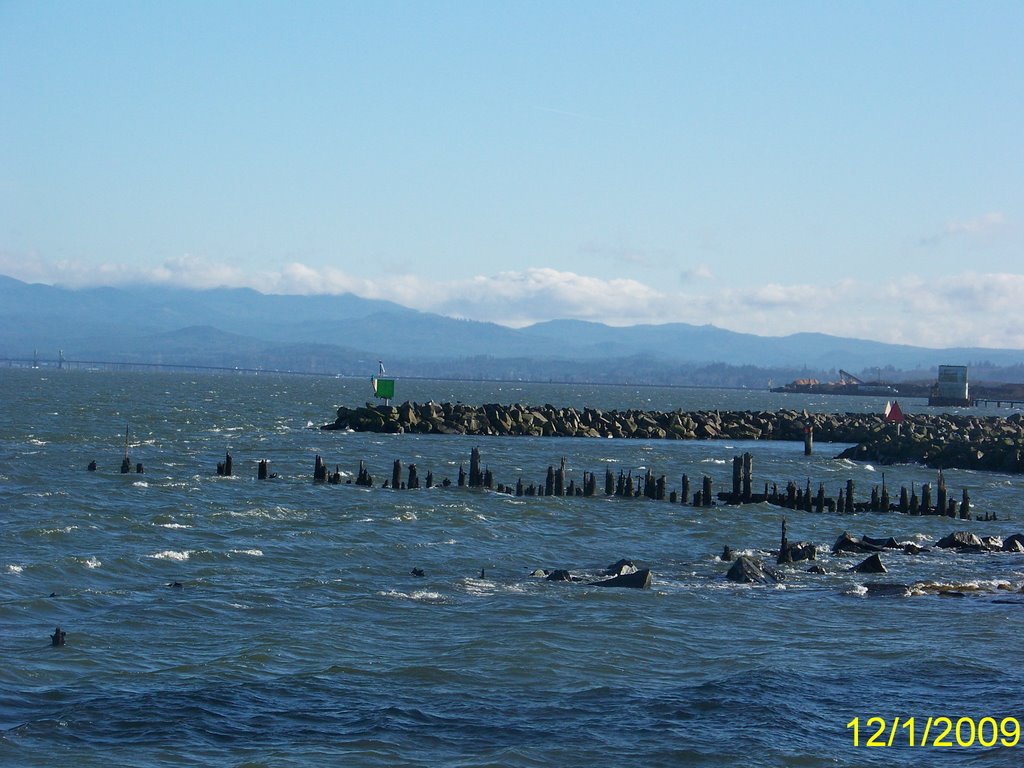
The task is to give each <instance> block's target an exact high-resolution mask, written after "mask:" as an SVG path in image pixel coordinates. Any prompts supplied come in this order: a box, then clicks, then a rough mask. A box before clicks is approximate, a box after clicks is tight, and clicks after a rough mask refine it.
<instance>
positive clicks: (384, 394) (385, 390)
mask: <svg viewBox="0 0 1024 768" xmlns="http://www.w3.org/2000/svg"><path fill="white" fill-rule="evenodd" d="M377 364H378V365H379V366H380V370H379V371H378V373H377V375H376V376H374V377H373V378H372V379H370V383H371V384H372V385H373V396H374V397H377V398H380V399H381V400H383V401H384V405H391V398H393V397H394V396H395V380H394V379H385V378H384V361H383V360H378V361H377Z"/></svg>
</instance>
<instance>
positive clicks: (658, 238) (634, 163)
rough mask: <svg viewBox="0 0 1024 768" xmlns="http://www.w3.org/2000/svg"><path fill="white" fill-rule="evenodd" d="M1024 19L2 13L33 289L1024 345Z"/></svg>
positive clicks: (548, 12) (762, 5) (8, 259)
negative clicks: (328, 298)
mask: <svg viewBox="0 0 1024 768" xmlns="http://www.w3.org/2000/svg"><path fill="white" fill-rule="evenodd" d="M1021 40H1024V3H1020V2H983V3H951V2H927V3H915V2H906V3H898V4H894V3H874V2H858V3H852V2H851V3H846V2H843V3H839V2H771V3H766V2H668V3H660V2H647V3H640V4H637V3H609V2H587V3H582V2H573V3H567V2H544V3H529V2H516V3H502V4H498V3H476V2H429V3H427V2H415V3H414V2H406V3H388V2H381V3H363V2H360V3H356V2H323V3H321V2H295V3H243V2H174V3H170V2H166V3H156V2H135V3H129V2H89V3H53V2H51V3H35V2H11V1H9V0H6V1H5V0H0V104H2V105H3V108H2V110H0V273H2V274H7V275H10V276H12V277H16V278H18V279H22V280H27V281H32V282H47V283H57V284H62V285H67V286H84V285H97V284H102V285H126V284H132V283H138V282H154V281H156V282H167V283H172V284H175V285H185V286H191V287H213V286H216V285H233V286H248V287H252V288H256V289H257V290H261V291H264V292H271V293H314V292H315V293H341V292H346V291H351V292H354V293H356V294H359V295H362V296H367V297H371V298H385V299H391V300H394V301H397V302H399V303H402V304H405V305H407V306H413V307H417V308H420V309H425V310H430V311H436V312H442V313H445V314H450V315H455V316H460V317H469V318H473V319H480V320H492V321H495V322H501V323H505V324H509V325H517V326H519V325H524V324H528V323H530V322H535V321H539V320H546V319H551V318H554V317H578V318H583V319H589V320H597V321H602V322H607V323H610V324H616V325H622V324H633V323H661V322H671V321H681V322H689V323H696V324H704V323H712V324H715V325H718V326H721V327H725V328H730V329H732V330H737V331H747V332H754V333H760V334H765V335H782V334H787V333H792V332H797V331H823V332H826V333H834V334H838V335H844V336H856V337H861V338H873V339H879V340H883V341H892V342H906V343H912V344H921V345H926V346H936V347H944V346H954V345H971V346H996V347H1011V348H1021V349H1024V258H1022V257H1024V247H1022V246H1024V227H1022V223H1024V139H1022V137H1024V45H1022V44H1021Z"/></svg>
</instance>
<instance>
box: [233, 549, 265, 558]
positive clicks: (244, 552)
mask: <svg viewBox="0 0 1024 768" xmlns="http://www.w3.org/2000/svg"><path fill="white" fill-rule="evenodd" d="M228 551H229V553H230V554H232V555H250V556H252V557H263V550H262V549H231V550H228Z"/></svg>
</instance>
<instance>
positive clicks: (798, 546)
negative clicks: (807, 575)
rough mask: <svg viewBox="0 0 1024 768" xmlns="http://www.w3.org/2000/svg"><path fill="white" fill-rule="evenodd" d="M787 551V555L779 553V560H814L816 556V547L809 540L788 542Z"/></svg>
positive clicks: (790, 561)
mask: <svg viewBox="0 0 1024 768" xmlns="http://www.w3.org/2000/svg"><path fill="white" fill-rule="evenodd" d="M787 550H788V552H789V555H788V557H786V556H785V555H783V553H781V552H780V553H779V555H780V558H779V562H780V563H781V562H789V563H795V562H797V561H799V560H816V559H817V556H818V548H817V547H815V546H814V545H813V544H812V543H811V542H809V541H798V542H796V543H795V544H789V545H788V546H787Z"/></svg>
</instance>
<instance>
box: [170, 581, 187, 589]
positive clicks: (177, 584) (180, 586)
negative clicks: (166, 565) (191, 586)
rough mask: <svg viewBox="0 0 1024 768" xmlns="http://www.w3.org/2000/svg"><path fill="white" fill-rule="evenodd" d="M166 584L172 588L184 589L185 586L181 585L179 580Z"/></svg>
mask: <svg viewBox="0 0 1024 768" xmlns="http://www.w3.org/2000/svg"><path fill="white" fill-rule="evenodd" d="M167 586H168V587H171V588H172V589H184V588H185V587H184V586H182V583H181V582H180V581H170V582H168V583H167Z"/></svg>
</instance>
